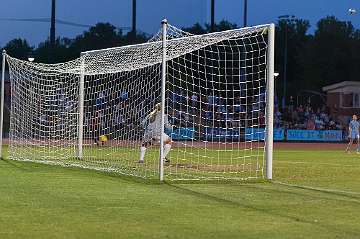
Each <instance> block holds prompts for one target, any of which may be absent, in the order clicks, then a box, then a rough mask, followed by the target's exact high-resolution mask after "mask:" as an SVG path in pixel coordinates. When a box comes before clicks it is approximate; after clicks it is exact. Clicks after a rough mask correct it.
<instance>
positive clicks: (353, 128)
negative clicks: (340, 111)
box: [345, 115, 360, 153]
mask: <svg viewBox="0 0 360 239" xmlns="http://www.w3.org/2000/svg"><path fill="white" fill-rule="evenodd" d="M359 127H360V124H359V122H358V121H357V116H356V115H353V116H352V120H351V121H350V123H349V144H348V145H347V147H346V150H345V151H346V152H349V150H350V147H351V145H352V144H353V142H354V140H356V143H357V148H356V151H357V153H359V146H360V145H359V143H360V142H359Z"/></svg>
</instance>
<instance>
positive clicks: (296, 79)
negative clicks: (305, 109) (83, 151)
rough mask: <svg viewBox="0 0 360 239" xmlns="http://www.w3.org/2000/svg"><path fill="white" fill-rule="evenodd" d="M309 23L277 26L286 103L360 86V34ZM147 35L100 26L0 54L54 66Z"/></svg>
mask: <svg viewBox="0 0 360 239" xmlns="http://www.w3.org/2000/svg"><path fill="white" fill-rule="evenodd" d="M310 27H311V26H310V23H309V21H308V20H305V19H294V20H293V21H287V20H279V21H278V22H277V24H276V43H275V52H276V54H275V58H276V59H275V69H276V71H278V72H279V73H280V75H279V77H277V79H276V84H275V85H276V95H277V96H278V98H279V99H281V98H282V97H283V86H284V85H283V84H284V61H285V57H284V54H285V46H286V45H287V74H286V75H287V84H286V89H287V90H286V92H287V93H286V100H287V101H289V98H290V96H293V97H296V96H297V95H299V93H300V92H301V91H302V90H304V91H315V92H319V93H321V87H323V86H326V85H330V84H334V83H338V82H342V81H359V80H360V78H359V76H360V30H359V29H355V28H354V26H353V25H352V24H351V22H345V21H340V20H338V19H337V18H335V17H333V16H328V17H325V18H323V19H320V20H319V21H318V23H317V24H316V27H315V28H313V29H314V31H313V32H309V30H310ZM234 28H238V26H237V25H236V24H233V23H230V22H228V21H225V20H223V21H221V22H219V23H218V24H216V25H215V31H223V30H229V29H234ZM183 30H184V31H187V32H190V33H193V34H204V33H208V32H210V31H211V26H210V25H205V26H203V25H201V24H199V23H196V24H194V25H193V26H191V27H187V28H183ZM149 38H150V35H148V34H146V33H143V32H138V33H136V34H133V33H132V32H129V33H127V34H123V32H122V31H120V30H118V29H117V28H116V27H115V26H113V25H112V24H110V23H98V24H96V25H95V26H93V27H91V28H89V29H88V30H87V31H84V32H83V33H82V34H80V35H78V36H76V37H75V38H60V37H59V38H57V39H56V42H55V47H51V45H50V41H49V40H46V41H44V42H42V43H40V44H39V45H38V46H37V47H33V46H30V44H29V43H28V42H27V41H26V40H25V39H21V38H18V39H14V40H11V41H10V42H8V43H7V44H6V45H5V46H4V47H3V49H5V50H6V51H7V53H8V54H9V55H11V56H13V57H16V58H19V59H23V60H26V59H27V58H28V56H29V54H30V53H31V54H34V56H35V58H36V62H42V63H57V62H65V61H69V60H73V59H75V58H77V57H79V55H80V53H81V52H83V51H88V50H95V49H102V48H109V47H118V46H124V45H129V44H136V43H143V42H146V41H147V40H148V39H149Z"/></svg>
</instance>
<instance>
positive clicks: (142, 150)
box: [140, 146, 146, 162]
mask: <svg viewBox="0 0 360 239" xmlns="http://www.w3.org/2000/svg"><path fill="white" fill-rule="evenodd" d="M145 152H146V147H144V146H141V147H140V162H144V157H145Z"/></svg>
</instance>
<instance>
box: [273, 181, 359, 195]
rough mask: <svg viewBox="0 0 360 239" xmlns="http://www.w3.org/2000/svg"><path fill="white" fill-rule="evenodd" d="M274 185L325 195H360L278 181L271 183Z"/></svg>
mask: <svg viewBox="0 0 360 239" xmlns="http://www.w3.org/2000/svg"><path fill="white" fill-rule="evenodd" d="M273 183H275V184H279V185H283V186H287V187H295V188H300V189H309V190H314V191H319V192H326V193H340V194H348V195H356V196H358V195H360V192H352V191H342V190H336V189H328V188H318V187H310V186H304V185H298V184H290V183H283V182H280V181H273Z"/></svg>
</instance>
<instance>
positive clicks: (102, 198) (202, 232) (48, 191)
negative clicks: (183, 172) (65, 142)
mask: <svg viewBox="0 0 360 239" xmlns="http://www.w3.org/2000/svg"><path fill="white" fill-rule="evenodd" d="M353 156H354V155H347V154H344V153H343V152H340V151H331V152H328V151H325V150H324V151H321V152H313V151H307V150H304V151H300V152H297V153H296V154H294V153H289V152H286V151H276V152H275V157H274V179H275V180H278V181H281V182H284V183H288V184H296V185H302V186H305V187H318V188H326V189H330V190H343V191H351V192H355V193H358V192H360V191H359V189H360V187H359V184H358V182H359V181H360V180H359V179H360V176H359V175H360V174H359V168H360V167H359V166H360V163H359V161H354V160H355V159H354V157H353ZM282 161H290V162H291V161H303V162H307V163H306V165H297V164H295V165H294V164H287V163H280V162H282ZM349 161H350V162H351V164H354V167H353V168H349V167H341V166H339V167H334V166H331V167H329V165H326V164H323V163H324V162H329V163H336V164H340V165H341V164H342V163H343V164H344V165H346V164H348V163H349ZM277 162H279V163H277ZM278 166H281V167H278ZM0 192H1V193H0V205H1V206H0V210H1V214H0V225H1V230H0V237H1V238H260V237H261V238H359V235H360V221H359V220H358V216H359V215H360V205H359V202H358V201H359V199H358V197H357V195H350V196H349V195H344V194H341V193H332V192H330V193H329V192H324V191H321V190H310V189H307V188H302V187H289V186H288V185H279V184H276V183H269V182H258V183H251V182H247V183H241V182H228V181H227V182H226V183H209V182H199V183H194V182H193V183H186V184H181V183H176V184H172V183H171V182H169V183H165V184H161V183H158V182H156V181H144V180H140V179H135V178H132V177H125V176H119V175H116V174H108V173H102V172H96V171H92V170H84V169H79V168H62V167H58V166H49V165H43V164H35V163H26V162H17V161H8V160H3V161H0Z"/></svg>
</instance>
